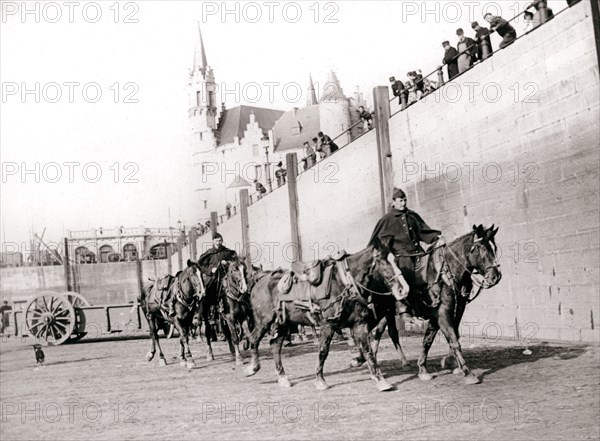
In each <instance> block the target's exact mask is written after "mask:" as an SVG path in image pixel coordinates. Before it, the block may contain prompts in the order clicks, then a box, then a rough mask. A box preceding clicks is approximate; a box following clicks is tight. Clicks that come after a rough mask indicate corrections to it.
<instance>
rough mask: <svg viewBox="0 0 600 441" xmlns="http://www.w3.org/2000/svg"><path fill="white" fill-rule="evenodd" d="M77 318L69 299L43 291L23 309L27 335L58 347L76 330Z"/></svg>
mask: <svg viewBox="0 0 600 441" xmlns="http://www.w3.org/2000/svg"><path fill="white" fill-rule="evenodd" d="M76 322H77V317H76V315H75V310H74V309H73V306H72V305H71V302H70V301H69V299H68V298H67V297H65V296H63V295H60V294H57V293H55V292H52V291H45V292H42V293H40V294H38V295H37V296H36V297H34V298H33V299H31V300H30V301H29V303H28V304H27V306H26V307H25V323H26V326H27V329H28V330H29V333H30V334H31V335H32V336H33V337H34V338H35V339H36V341H39V342H45V343H46V344H47V345H49V346H58V345H60V344H62V343H64V342H65V341H67V340H68V339H69V338H70V337H71V335H72V334H73V329H75V328H76V324H77V323H76Z"/></svg>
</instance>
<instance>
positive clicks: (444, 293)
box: [353, 225, 502, 384]
mask: <svg viewBox="0 0 600 441" xmlns="http://www.w3.org/2000/svg"><path fill="white" fill-rule="evenodd" d="M497 232H498V228H496V229H494V226H493V225H492V227H490V228H488V229H485V228H484V227H483V226H482V225H479V226H475V225H473V230H472V231H470V232H469V233H467V234H465V235H463V236H461V237H459V238H458V239H456V240H455V241H453V242H452V243H450V244H448V245H442V246H439V247H435V248H434V249H433V251H432V254H437V256H435V257H437V258H439V259H442V260H443V261H445V264H446V265H447V271H443V272H442V274H443V275H444V276H443V277H439V278H438V277H437V272H438V271H437V269H436V268H435V266H436V265H435V263H434V259H433V258H432V259H430V260H429V262H428V265H427V279H428V281H429V289H430V290H434V291H435V292H437V293H438V294H437V295H438V296H439V303H438V304H437V305H428V304H426V303H425V302H424V301H423V299H422V298H421V297H419V296H417V295H414V293H412V292H411V293H410V294H409V297H408V301H409V303H410V305H411V306H412V307H413V309H414V311H415V312H416V314H417V315H418V316H419V317H421V318H423V319H426V320H429V324H428V326H427V330H426V332H425V336H424V337H423V348H422V351H421V355H420V357H419V360H418V362H417V365H418V367H419V378H420V379H421V380H431V379H432V376H431V375H430V374H429V373H428V372H427V367H426V363H427V354H428V352H429V349H430V348H431V345H432V344H433V341H434V339H435V336H436V334H437V332H438V330H440V329H441V331H442V333H443V334H444V337H445V338H446V340H447V341H448V343H449V345H450V353H449V356H451V357H452V356H453V357H454V358H455V359H456V361H457V363H458V368H457V371H456V372H457V373H460V372H462V373H463V374H464V375H465V382H466V383H467V384H476V383H478V382H479V379H478V378H477V377H476V376H475V375H474V374H472V373H471V371H470V370H469V368H468V366H467V364H466V362H465V359H464V357H463V354H462V350H461V347H460V343H459V326H460V321H461V320H462V316H463V314H464V312H465V308H466V306H467V304H468V303H469V302H470V301H471V300H473V299H474V298H475V297H473V298H472V299H470V298H469V294H470V293H471V290H472V288H473V285H474V284H475V286H476V287H478V288H479V290H480V289H481V288H486V289H488V288H492V287H493V286H495V285H497V284H498V282H500V279H501V278H502V274H501V272H500V265H499V264H498V263H497V261H496V243H495V241H494V237H495V236H496V233H497ZM444 273H445V274H444ZM435 279H438V280H435ZM478 292H479V291H478ZM476 295H477V294H476ZM390 311H391V312H390ZM386 325H388V326H389V329H388V333H389V335H390V338H391V339H392V341H393V343H394V346H396V348H400V343H399V341H398V331H397V328H396V322H395V310H394V309H393V308H392V309H389V308H388V310H387V313H386V314H385V315H384V316H383V318H382V319H381V321H380V322H379V323H378V325H377V327H376V328H375V329H374V331H373V337H374V339H373V351H374V352H375V353H377V347H378V344H379V340H380V338H381V335H382V334H383V331H384V330H385V326H386ZM399 352H400V354H401V358H405V357H404V354H403V353H402V349H401V348H400V349H399ZM361 361H362V359H360V358H359V359H358V362H353V365H357V364H360V362H361ZM445 361H446V358H445V357H444V359H443V360H442V365H443V366H442V367H445V366H444V365H445ZM403 364H404V362H403Z"/></svg>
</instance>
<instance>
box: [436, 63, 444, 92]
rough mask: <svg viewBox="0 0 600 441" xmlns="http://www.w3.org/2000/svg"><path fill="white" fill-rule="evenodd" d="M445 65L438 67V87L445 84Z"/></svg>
mask: <svg viewBox="0 0 600 441" xmlns="http://www.w3.org/2000/svg"><path fill="white" fill-rule="evenodd" d="M443 68H444V67H443V66H440V67H438V70H437V76H438V89H439V88H440V87H442V86H443V85H444V71H443Z"/></svg>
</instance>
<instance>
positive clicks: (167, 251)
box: [165, 239, 173, 274]
mask: <svg viewBox="0 0 600 441" xmlns="http://www.w3.org/2000/svg"><path fill="white" fill-rule="evenodd" d="M165 254H166V255H167V273H169V274H172V273H173V265H172V264H171V244H170V243H169V244H167V239H165Z"/></svg>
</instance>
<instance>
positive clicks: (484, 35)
mask: <svg viewBox="0 0 600 441" xmlns="http://www.w3.org/2000/svg"><path fill="white" fill-rule="evenodd" d="M471 28H473V30H474V31H475V41H477V58H478V59H479V60H480V61H483V60H485V59H487V58H489V57H491V56H492V53H493V52H494V50H493V49H492V40H491V39H490V30H489V29H488V28H485V27H483V26H479V23H477V22H476V21H474V22H473V23H471Z"/></svg>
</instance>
